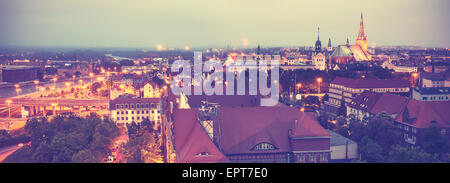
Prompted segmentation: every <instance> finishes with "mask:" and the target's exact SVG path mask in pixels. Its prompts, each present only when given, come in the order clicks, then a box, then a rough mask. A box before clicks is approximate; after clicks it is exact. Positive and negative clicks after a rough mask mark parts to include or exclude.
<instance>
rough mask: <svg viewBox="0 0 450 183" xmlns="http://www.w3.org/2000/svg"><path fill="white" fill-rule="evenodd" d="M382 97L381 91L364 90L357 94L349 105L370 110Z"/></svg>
mask: <svg viewBox="0 0 450 183" xmlns="http://www.w3.org/2000/svg"><path fill="white" fill-rule="evenodd" d="M380 97H381V93H375V92H370V91H364V92H362V93H360V94H358V95H356V96H355V98H354V99H353V100H352V101H351V102H349V103H347V106H349V107H351V108H354V109H358V110H363V111H367V112H370V111H371V110H372V108H373V106H375V104H376V103H377V101H378V99H379V98H380Z"/></svg>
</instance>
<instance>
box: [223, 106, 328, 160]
mask: <svg viewBox="0 0 450 183" xmlns="http://www.w3.org/2000/svg"><path fill="white" fill-rule="evenodd" d="M220 114H221V119H220V120H221V123H220V124H221V126H220V127H221V128H220V130H221V134H222V135H221V147H222V150H223V152H224V153H225V154H242V153H259V152H258V151H251V149H252V148H253V147H254V146H255V145H257V144H258V143H263V142H267V143H271V144H273V145H274V146H275V147H277V148H278V149H276V150H271V152H289V151H292V150H291V144H290V140H289V130H292V135H293V136H294V137H307V136H311V137H313V136H314V137H317V136H330V134H329V133H328V132H327V131H326V130H325V129H323V128H322V127H321V126H320V125H319V124H318V122H317V120H316V119H315V118H314V117H313V116H312V115H311V114H308V113H305V112H300V110H299V109H297V108H293V107H235V108H221V110H220ZM295 120H297V121H298V123H297V126H295V125H294V124H295Z"/></svg>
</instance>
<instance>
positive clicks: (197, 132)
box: [174, 109, 229, 163]
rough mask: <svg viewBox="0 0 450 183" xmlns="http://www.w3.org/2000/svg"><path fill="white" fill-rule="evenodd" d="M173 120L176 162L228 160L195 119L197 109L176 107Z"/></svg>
mask: <svg viewBox="0 0 450 183" xmlns="http://www.w3.org/2000/svg"><path fill="white" fill-rule="evenodd" d="M174 121H175V123H174V131H175V150H176V154H177V162H179V163H215V162H228V161H229V160H228V159H227V157H226V156H225V155H224V154H223V153H222V152H220V150H219V149H218V148H217V146H216V145H215V144H214V143H213V142H212V141H211V139H210V138H209V136H208V134H206V132H205V131H204V129H203V127H202V126H201V125H200V123H199V122H198V121H197V109H176V110H175V111H174ZM202 153H203V155H202Z"/></svg>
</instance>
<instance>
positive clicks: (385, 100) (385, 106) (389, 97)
mask: <svg viewBox="0 0 450 183" xmlns="http://www.w3.org/2000/svg"><path fill="white" fill-rule="evenodd" d="M408 101H409V99H408V98H407V97H403V96H399V95H394V94H390V93H383V94H382V95H381V96H380V97H379V98H378V101H377V102H376V104H375V105H374V106H373V107H372V109H371V110H370V113H372V114H378V113H380V112H386V113H387V114H389V115H394V116H398V115H400V114H401V112H402V110H403V108H405V106H406V104H407V103H408Z"/></svg>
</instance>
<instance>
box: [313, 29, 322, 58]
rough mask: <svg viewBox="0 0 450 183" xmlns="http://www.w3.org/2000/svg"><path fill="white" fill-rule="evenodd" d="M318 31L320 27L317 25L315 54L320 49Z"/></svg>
mask: <svg viewBox="0 0 450 183" xmlns="http://www.w3.org/2000/svg"><path fill="white" fill-rule="evenodd" d="M319 31H320V28H319V27H317V41H316V49H315V53H316V54H317V53H319V52H321V51H322V43H321V42H320V38H319Z"/></svg>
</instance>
